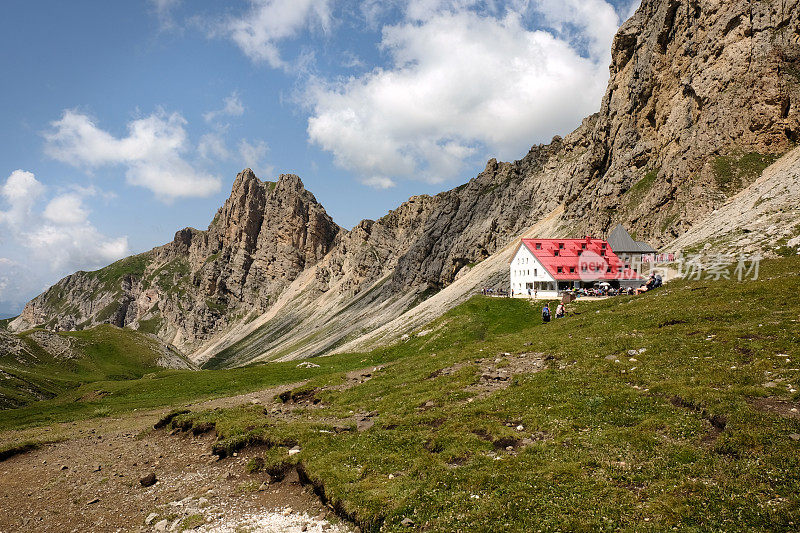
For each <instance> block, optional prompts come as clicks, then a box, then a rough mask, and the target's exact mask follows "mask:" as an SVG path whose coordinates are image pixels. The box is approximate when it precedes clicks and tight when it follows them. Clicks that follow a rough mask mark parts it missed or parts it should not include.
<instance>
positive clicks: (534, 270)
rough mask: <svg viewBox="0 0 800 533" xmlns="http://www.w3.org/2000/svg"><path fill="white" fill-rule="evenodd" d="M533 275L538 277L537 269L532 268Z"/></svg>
mask: <svg viewBox="0 0 800 533" xmlns="http://www.w3.org/2000/svg"><path fill="white" fill-rule="evenodd" d="M533 275H534V276H538V275H539V269H538V268H534V269H533Z"/></svg>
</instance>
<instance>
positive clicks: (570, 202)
mask: <svg viewBox="0 0 800 533" xmlns="http://www.w3.org/2000/svg"><path fill="white" fill-rule="evenodd" d="M799 3H800V0H768V1H762V2H744V1H743V0H737V1H732V2H720V1H705V0H680V1H679V0H644V1H643V2H642V5H641V7H640V8H639V10H638V11H637V12H636V14H635V15H634V16H633V17H632V18H631V19H630V20H628V21H627V22H626V23H625V24H623V26H622V27H621V28H620V30H619V32H618V34H617V36H616V38H615V39H614V44H613V49H612V64H611V66H610V80H609V85H608V89H607V91H606V94H605V96H604V97H603V100H602V103H601V106H600V110H599V112H598V113H597V114H595V115H592V116H590V117H588V118H586V119H585V120H584V121H583V123H582V124H581V126H580V127H578V128H577V129H576V130H575V131H573V132H572V133H570V134H568V135H566V136H565V137H563V138H561V137H555V138H554V139H553V140H552V142H551V143H550V144H548V145H538V146H534V147H532V148H531V150H530V151H529V152H528V153H527V154H526V155H525V156H524V157H523V158H522V159H520V160H518V161H515V162H512V163H503V162H498V161H496V160H494V159H493V160H490V161H489V162H488V164H487V165H486V168H485V169H484V171H483V172H481V173H480V174H479V175H478V176H477V177H476V178H474V179H472V180H470V181H469V182H468V183H466V184H464V185H462V186H460V187H457V188H455V189H452V190H450V191H446V192H443V193H440V194H438V195H436V196H417V197H413V198H411V199H409V200H408V201H407V202H405V203H403V204H402V205H401V206H399V207H398V208H397V209H395V210H393V211H391V212H389V213H388V214H387V215H386V216H384V217H383V218H381V219H380V220H377V221H371V220H364V221H362V222H361V223H359V224H358V225H357V226H356V227H354V228H353V229H352V230H351V231H345V230H343V229H342V228H340V227H339V226H337V225H336V224H335V223H334V222H333V221H332V220H331V219H330V217H329V216H328V215H327V214H326V213H325V210H324V209H323V208H322V206H321V205H319V203H317V201H316V199H315V198H314V196H313V195H312V194H311V193H309V192H308V191H306V190H305V189H304V188H303V185H302V183H301V182H300V179H299V178H298V177H297V176H292V175H284V176H281V177H280V178H279V180H278V181H277V183H272V182H261V181H260V180H258V179H257V178H256V177H255V176H254V175H253V173H252V171H250V170H249V169H248V170H245V171H244V172H242V173H241V174H239V175H238V176H237V178H236V181H235V182H234V184H233V190H232V192H231V196H230V198H229V199H228V200H227V201H226V202H225V205H223V206H222V208H221V209H220V210H219V211H218V212H217V214H216V216H215V217H214V220H213V222H212V223H211V224H210V226H209V227H208V229H207V230H206V231H199V230H195V229H191V228H187V229H185V230H181V231H179V232H178V233H177V234H176V236H175V239H174V241H173V242H172V243H170V244H167V245H165V246H162V247H160V248H156V249H154V250H152V251H150V252H147V253H145V254H141V255H139V256H134V257H131V258H128V259H125V260H122V261H120V262H118V263H115V264H114V265H111V266H109V267H107V268H106V269H102V270H100V271H97V272H90V273H85V272H79V273H76V274H74V275H72V276H69V277H67V278H65V279H64V280H62V281H60V282H59V283H58V284H56V285H55V286H54V287H52V288H51V289H49V290H48V291H47V292H45V293H44V294H43V295H41V296H39V297H37V298H36V299H34V300H33V301H31V302H30V303H29V304H28V305H27V306H26V308H25V311H24V312H23V314H22V316H21V317H20V318H19V319H17V320H16V321H15V322H14V323H13V324H12V328H14V329H17V330H19V329H24V328H27V327H31V326H33V325H45V326H47V327H50V328H54V329H58V328H62V329H74V328H83V327H88V326H91V325H93V324H96V323H100V322H111V323H113V324H116V325H119V326H128V327H133V328H138V329H140V330H144V331H149V332H152V333H156V334H158V335H159V337H161V338H162V339H163V340H165V341H166V342H171V343H173V344H175V345H177V346H178V347H180V348H181V349H183V350H185V351H189V352H194V353H195V356H196V358H197V359H199V360H201V361H206V360H208V361H211V362H213V364H214V365H217V366H224V365H230V364H241V363H246V362H248V361H250V360H252V359H254V358H275V357H281V358H286V357H294V356H308V355H314V354H319V353H325V352H327V351H330V350H331V349H334V348H335V347H336V346H338V345H341V344H343V343H346V342H350V341H352V339H353V338H355V337H358V336H359V335H363V334H364V333H366V332H368V331H371V330H375V329H376V328H379V327H380V326H381V325H382V324H385V323H386V322H388V321H389V320H392V319H395V318H396V317H398V316H400V315H402V314H403V313H404V312H405V311H406V310H408V309H409V308H410V307H413V306H414V305H416V304H417V303H419V301H420V300H422V299H424V298H425V297H427V296H429V295H430V294H431V293H433V292H436V291H438V290H440V289H442V288H443V287H447V286H448V285H450V284H452V283H453V282H454V281H456V280H458V279H459V278H460V277H462V276H463V275H465V274H464V273H465V272H467V271H469V270H470V267H471V266H472V265H474V264H475V263H478V262H480V261H482V260H484V259H485V258H487V257H489V256H491V255H492V254H494V253H496V252H497V251H498V250H500V249H502V248H503V247H504V246H506V245H507V244H508V243H509V242H510V241H511V240H512V239H514V238H515V237H516V236H518V235H519V234H521V233H522V232H523V231H525V230H526V229H527V228H529V227H531V226H532V225H534V224H535V223H537V221H541V220H544V219H547V220H549V222H548V224H549V227H555V228H558V233H559V234H560V235H563V236H579V235H583V234H594V235H605V233H606V232H607V231H608V230H609V229H610V228H611V227H613V226H614V225H615V224H617V223H622V224H624V225H626V226H627V227H628V228H629V229H630V230H631V231H632V232H633V233H635V235H636V237H637V239H646V240H648V241H650V242H652V243H653V244H663V243H666V242H670V241H672V240H673V239H674V238H675V237H677V236H678V235H680V234H682V233H684V232H685V231H687V230H688V229H689V228H690V227H691V226H692V225H693V224H694V223H695V222H697V221H699V220H701V219H702V218H703V217H705V216H707V215H708V214H709V213H711V212H713V210H714V209H716V208H718V207H720V206H721V205H723V204H724V203H725V202H726V201H727V200H728V198H730V197H732V196H733V195H735V194H736V193H737V192H738V191H740V190H742V189H744V188H746V187H747V186H749V185H750V184H751V183H753V182H754V181H756V180H757V179H758V177H759V176H760V174H761V172H762V170H763V169H764V168H765V167H767V166H768V165H769V164H770V163H772V162H773V161H775V160H776V159H777V158H778V157H779V156H780V155H781V154H784V153H786V152H788V151H789V150H790V149H791V147H792V146H793V145H794V144H795V143H797V142H798V141H800V114H799V113H798V107H800V5H798V4H799ZM553 217H555V218H553Z"/></svg>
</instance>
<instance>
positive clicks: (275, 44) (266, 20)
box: [221, 0, 331, 69]
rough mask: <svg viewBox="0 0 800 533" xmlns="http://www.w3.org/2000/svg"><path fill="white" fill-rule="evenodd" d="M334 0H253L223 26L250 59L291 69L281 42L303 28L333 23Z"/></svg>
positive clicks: (319, 26) (322, 26)
mask: <svg viewBox="0 0 800 533" xmlns="http://www.w3.org/2000/svg"><path fill="white" fill-rule="evenodd" d="M330 4H331V0H250V9H249V10H248V11H247V13H245V14H244V15H242V16H240V17H236V18H231V19H229V20H227V21H226V22H225V23H224V24H223V27H222V29H221V31H222V32H224V33H225V34H226V35H227V36H228V37H230V39H232V40H233V42H234V43H236V45H237V46H238V47H239V48H240V49H241V50H242V52H244V53H245V54H246V55H247V56H248V57H249V58H250V59H252V60H253V61H258V62H262V61H263V62H266V63H267V64H269V65H270V66H271V67H273V68H282V69H289V64H288V63H287V62H286V61H285V60H284V59H283V58H282V57H281V52H280V46H279V45H280V43H281V42H282V41H285V40H288V39H292V38H294V37H296V36H297V35H298V34H299V33H300V31H302V30H303V29H307V28H314V27H318V28H321V29H323V30H327V28H328V27H329V25H330V23H331V13H330Z"/></svg>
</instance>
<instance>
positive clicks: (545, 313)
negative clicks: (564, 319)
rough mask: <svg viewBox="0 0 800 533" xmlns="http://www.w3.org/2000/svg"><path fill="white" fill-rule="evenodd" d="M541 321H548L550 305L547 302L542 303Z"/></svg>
mask: <svg viewBox="0 0 800 533" xmlns="http://www.w3.org/2000/svg"><path fill="white" fill-rule="evenodd" d="M542 322H550V307H548V306H547V304H544V308H543V309H542Z"/></svg>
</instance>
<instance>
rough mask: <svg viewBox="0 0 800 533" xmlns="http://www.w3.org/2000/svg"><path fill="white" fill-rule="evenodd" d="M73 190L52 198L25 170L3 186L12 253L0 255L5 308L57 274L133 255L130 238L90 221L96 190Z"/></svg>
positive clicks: (1, 218)
mask: <svg viewBox="0 0 800 533" xmlns="http://www.w3.org/2000/svg"><path fill="white" fill-rule="evenodd" d="M71 189H73V190H74V191H76V192H67V193H63V194H59V195H57V196H55V197H53V198H50V199H49V201H48V200H47V199H46V198H45V193H46V188H45V187H44V185H42V184H41V183H40V182H39V181H38V180H37V179H36V177H35V176H34V175H33V174H32V173H31V172H26V171H23V170H17V171H15V172H13V173H12V174H11V175H10V176H9V177H8V178H7V179H6V182H5V184H3V185H2V187H0V190H2V197H3V199H4V203H5V204H6V210H5V211H0V232H1V233H2V234H4V235H6V237H7V238H8V242H4V246H3V251H4V254H5V255H7V256H10V257H3V258H0V307H3V306H6V307H9V308H10V307H16V306H18V305H19V304H21V303H23V302H24V301H25V300H26V299H27V298H29V297H30V296H31V295H32V294H33V293H34V292H37V291H39V290H41V288H42V287H43V286H45V285H47V284H48V283H50V282H52V280H53V277H54V276H55V275H59V276H60V275H64V274H66V273H68V272H72V271H74V270H78V269H96V268H99V267H102V266H104V265H107V264H109V263H111V262H113V261H116V260H117V259H120V258H121V257H124V256H126V255H127V254H128V253H129V248H128V239H127V237H124V236H123V237H118V238H112V237H108V236H106V235H104V234H102V233H101V232H100V231H99V230H98V229H97V228H96V227H95V226H94V225H93V224H92V223H91V222H90V221H89V214H90V213H89V210H88V209H87V208H86V206H85V205H84V204H83V198H84V197H85V196H88V195H93V194H95V193H96V191H94V190H92V189H91V188H80V187H72V188H71ZM81 191H83V192H81ZM12 258H13V259H12ZM23 265H24V267H23Z"/></svg>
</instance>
